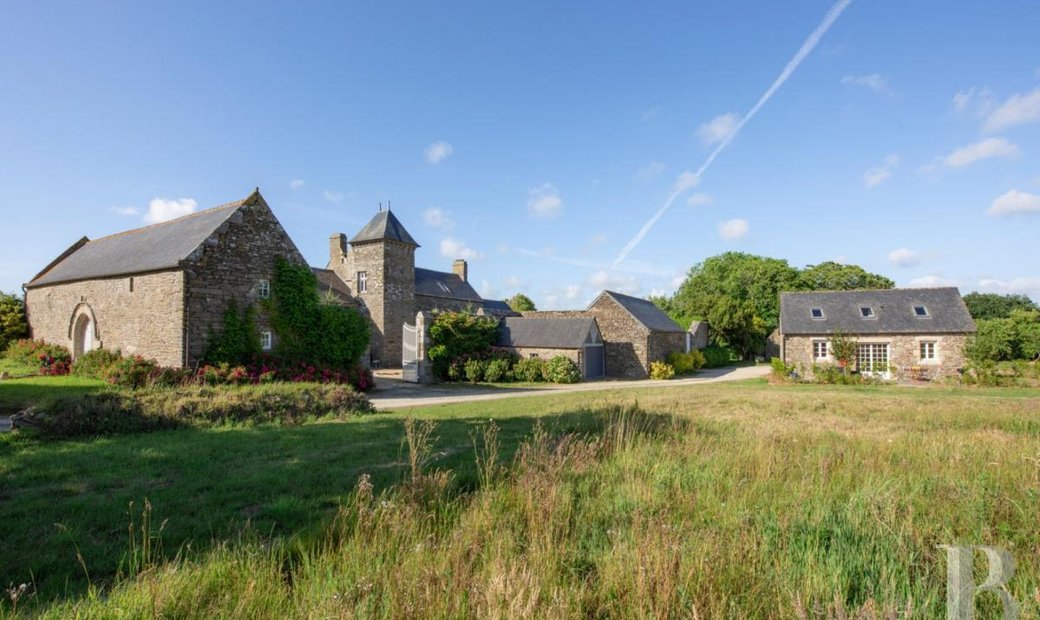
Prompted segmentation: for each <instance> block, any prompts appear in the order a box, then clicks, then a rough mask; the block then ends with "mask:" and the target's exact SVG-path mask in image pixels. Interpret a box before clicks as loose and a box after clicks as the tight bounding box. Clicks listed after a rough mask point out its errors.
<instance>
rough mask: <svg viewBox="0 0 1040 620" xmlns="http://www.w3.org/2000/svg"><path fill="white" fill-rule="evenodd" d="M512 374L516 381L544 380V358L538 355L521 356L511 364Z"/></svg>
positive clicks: (533, 381) (532, 381)
mask: <svg viewBox="0 0 1040 620" xmlns="http://www.w3.org/2000/svg"><path fill="white" fill-rule="evenodd" d="M513 374H514V375H515V376H516V380H517V381H527V382H530V383H535V382H539V381H545V360H543V359H541V358H538V357H525V358H522V359H520V360H519V361H518V362H517V363H516V365H515V366H513Z"/></svg>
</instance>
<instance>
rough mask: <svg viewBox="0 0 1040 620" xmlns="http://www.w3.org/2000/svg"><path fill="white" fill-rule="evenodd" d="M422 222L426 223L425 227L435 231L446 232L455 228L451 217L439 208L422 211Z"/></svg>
mask: <svg viewBox="0 0 1040 620" xmlns="http://www.w3.org/2000/svg"><path fill="white" fill-rule="evenodd" d="M423 221H424V222H426V225H427V226H431V227H433V228H436V229H437V230H444V231H448V230H451V229H452V228H455V220H453V219H451V216H449V215H448V213H447V212H446V211H444V209H441V208H439V207H430V208H429V209H426V210H425V211H423Z"/></svg>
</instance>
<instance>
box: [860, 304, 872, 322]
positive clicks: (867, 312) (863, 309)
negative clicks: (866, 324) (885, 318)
mask: <svg viewBox="0 0 1040 620" xmlns="http://www.w3.org/2000/svg"><path fill="white" fill-rule="evenodd" d="M859 313H860V316H862V317H863V318H865V319H873V318H875V316H874V309H873V308H871V307H870V306H860V309H859Z"/></svg>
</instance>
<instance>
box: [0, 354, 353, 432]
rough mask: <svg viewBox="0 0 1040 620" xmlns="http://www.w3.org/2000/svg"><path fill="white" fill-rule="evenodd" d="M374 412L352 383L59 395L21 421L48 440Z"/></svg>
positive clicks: (292, 420)
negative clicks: (72, 395) (48, 438)
mask: <svg viewBox="0 0 1040 620" xmlns="http://www.w3.org/2000/svg"><path fill="white" fill-rule="evenodd" d="M128 359H132V358H128ZM371 412H372V405H371V403H369V402H368V399H366V398H365V396H364V395H363V394H360V393H359V392H357V391H355V390H354V389H353V388H351V387H350V386H348V385H342V384H312V383H271V384H268V385H249V386H219V387H210V386H184V387H179V388H176V389H165V390H138V391H128V390H112V391H107V392H99V393H95V394H86V395H79V396H75V397H59V398H57V399H54V400H51V401H47V402H46V403H43V404H41V405H39V406H38V407H36V408H34V409H31V410H29V412H28V413H26V414H24V415H22V416H19V419H18V421H17V422H18V425H19V426H20V427H22V428H27V429H30V430H32V431H36V432H39V433H42V434H45V435H48V436H54V437H74V436H83V435H111V434H119V433H134V432H144V431H155V430H161V429H170V428H183V427H188V426H209V425H214V424H225V423H229V422H241V423H264V422H276V423H281V424H298V423H300V422H302V421H304V420H307V419H313V418H319V417H338V418H343V417H348V416H354V415H361V414H366V413H371Z"/></svg>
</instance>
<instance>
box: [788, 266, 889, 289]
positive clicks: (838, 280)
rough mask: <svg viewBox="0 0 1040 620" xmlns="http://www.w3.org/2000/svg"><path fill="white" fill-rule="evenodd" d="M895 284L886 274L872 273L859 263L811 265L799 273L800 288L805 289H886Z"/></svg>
mask: <svg viewBox="0 0 1040 620" xmlns="http://www.w3.org/2000/svg"><path fill="white" fill-rule="evenodd" d="M895 285H896V283H895V282H893V281H892V280H889V279H888V278H886V277H885V276H882V275H878V274H876V273H870V272H869V271H867V270H866V269H863V268H862V267H860V266H859V265H842V264H841V263H836V262H834V261H828V262H825V263H820V264H819V265H809V266H807V267H806V268H805V269H803V270H802V271H801V273H799V274H798V288H799V289H801V290H805V291H850V290H856V289H886V288H893V287H895Z"/></svg>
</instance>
